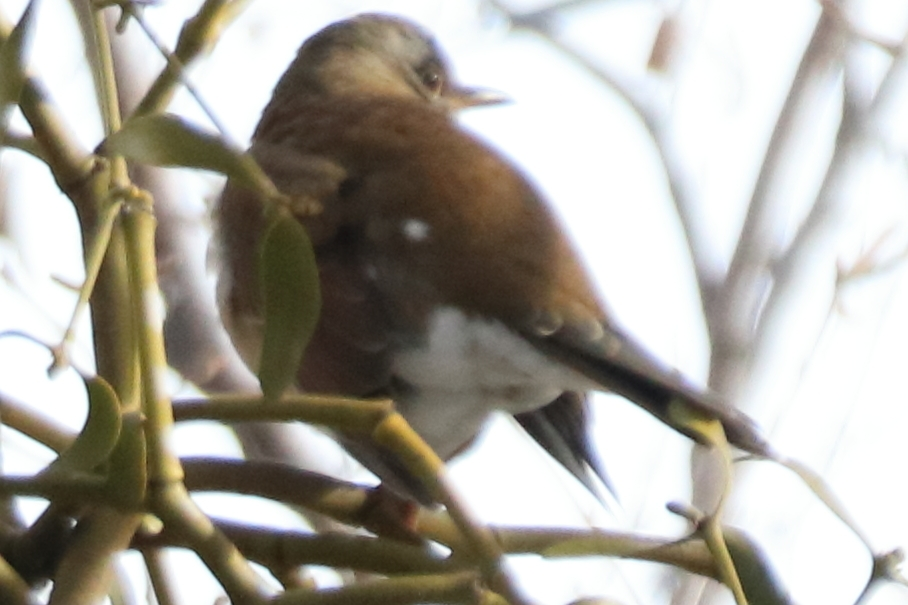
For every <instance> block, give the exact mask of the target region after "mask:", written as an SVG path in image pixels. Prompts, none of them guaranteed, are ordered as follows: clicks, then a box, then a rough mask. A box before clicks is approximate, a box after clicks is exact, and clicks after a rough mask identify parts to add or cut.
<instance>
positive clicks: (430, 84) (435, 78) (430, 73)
mask: <svg viewBox="0 0 908 605" xmlns="http://www.w3.org/2000/svg"><path fill="white" fill-rule="evenodd" d="M422 83H423V84H424V85H425V87H426V88H428V89H429V91H430V92H432V93H433V94H441V87H442V86H443V85H444V80H443V79H442V77H441V74H440V73H439V72H437V71H435V70H427V71H425V72H423V74H422Z"/></svg>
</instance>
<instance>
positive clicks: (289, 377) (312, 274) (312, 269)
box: [258, 213, 321, 398]
mask: <svg viewBox="0 0 908 605" xmlns="http://www.w3.org/2000/svg"><path fill="white" fill-rule="evenodd" d="M260 260H261V264H260V265H259V276H260V277H261V283H262V293H263V302H264V312H265V330H264V337H263V341H262V355H261V357H260V364H259V370H258V376H259V382H260V383H261V385H262V393H264V394H265V397H267V398H277V397H280V396H281V395H282V394H283V393H284V391H286V390H287V388H288V387H289V386H290V385H291V384H293V381H294V379H295V378H296V372H297V369H298V368H299V364H300V360H301V359H302V357H303V351H305V349H306V345H307V344H308V343H309V339H310V338H311V337H312V333H313V332H314V331H315V325H316V323H317V322H318V315H319V311H320V310H321V294H320V292H319V282H318V268H317V267H316V264H315V254H314V252H313V251H312V244H311V243H310V242H309V237H308V236H307V235H306V231H305V230H304V229H303V227H302V225H300V224H299V222H297V220H296V219H294V218H293V217H292V216H289V215H286V214H284V213H279V214H278V215H277V216H276V218H275V220H274V221H273V222H272V224H271V226H270V228H269V229H268V233H267V234H266V235H265V239H264V242H263V244H262V254H261V259H260Z"/></svg>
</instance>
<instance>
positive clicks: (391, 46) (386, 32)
mask: <svg viewBox="0 0 908 605" xmlns="http://www.w3.org/2000/svg"><path fill="white" fill-rule="evenodd" d="M283 95H294V96H296V95H311V96H328V97H341V96H347V95H357V96H364V95H369V96H385V97H388V96H391V97H411V98H414V99H422V100H424V101H427V102H429V103H431V104H432V105H435V106H437V107H439V108H440V109H442V110H444V111H457V110H459V109H464V108H467V107H475V106H478V105H492V104H497V103H501V102H503V101H506V100H507V99H506V97H505V96H504V95H502V94H501V93H497V92H494V91H490V90H486V89H480V88H470V87H465V86H461V85H459V84H458V83H457V82H456V81H455V80H454V79H453V78H452V75H451V70H450V68H449V66H448V62H447V60H446V58H445V57H444V55H443V53H442V52H441V50H440V49H439V47H438V45H437V44H436V42H435V40H434V39H433V38H432V36H430V35H429V34H428V33H427V32H425V31H424V30H423V29H421V28H420V27H418V26H417V25H415V24H413V23H411V22H409V21H405V20H403V19H400V18H398V17H392V16H390V15H382V14H374V13H370V14H363V15H359V16H356V17H353V18H351V19H347V20H344V21H340V22H338V23H335V24H333V25H330V26H328V27H326V28H325V29H323V30H321V31H320V32H318V33H316V34H315V35H313V36H312V37H311V38H309V39H308V40H306V42H305V44H303V46H302V47H301V48H300V50H299V53H298V54H297V57H296V59H295V60H294V62H293V64H292V65H291V66H290V68H289V69H288V70H287V73H286V74H285V75H284V76H283V77H282V78H281V81H280V82H279V83H278V85H277V88H276V89H275V97H278V96H283Z"/></svg>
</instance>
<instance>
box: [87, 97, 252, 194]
mask: <svg viewBox="0 0 908 605" xmlns="http://www.w3.org/2000/svg"><path fill="white" fill-rule="evenodd" d="M99 153H101V154H104V155H111V154H120V155H123V156H126V157H127V158H129V159H132V160H136V161H138V162H143V163H145V164H152V165H155V166H180V167H183V168H199V169H202V170H212V171H214V172H220V173H221V174H225V175H227V176H228V177H230V178H232V179H234V180H236V181H237V182H239V183H241V184H244V185H247V186H251V187H255V186H256V185H258V184H260V183H261V182H262V179H263V178H264V175H263V174H262V172H261V169H260V168H259V167H258V164H256V163H255V161H254V160H253V159H252V158H251V157H249V156H248V155H247V154H245V153H243V152H242V151H240V150H238V149H236V148H235V147H233V146H232V145H230V144H229V143H227V141H225V140H224V139H223V138H222V137H220V136H218V135H216V134H213V133H210V132H205V131H204V130H202V129H201V128H199V127H198V126H196V125H194V124H191V123H189V122H187V121H186V120H184V119H183V118H181V117H179V116H175V115H171V114H159V115H150V116H139V117H136V118H131V119H129V120H127V121H126V123H125V124H124V125H123V127H122V128H121V129H120V130H118V131H117V132H115V133H113V134H112V135H110V136H109V137H107V139H105V141H104V142H103V143H102V144H101V147H100V148H99ZM266 180H267V179H266Z"/></svg>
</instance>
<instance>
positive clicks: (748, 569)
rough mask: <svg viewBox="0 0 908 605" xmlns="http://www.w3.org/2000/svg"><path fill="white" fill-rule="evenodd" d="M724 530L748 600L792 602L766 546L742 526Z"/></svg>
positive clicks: (767, 604) (754, 604) (764, 604)
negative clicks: (771, 563) (771, 562)
mask: <svg viewBox="0 0 908 605" xmlns="http://www.w3.org/2000/svg"><path fill="white" fill-rule="evenodd" d="M722 534H723V535H724V537H725V544H726V545H727V546H728V552H729V554H730V555H731V558H732V561H734V564H735V569H736V570H737V571H738V577H739V578H740V579H741V586H742V587H743V588H744V594H745V595H746V596H747V602H748V603H749V604H750V605H790V604H791V597H790V596H789V594H788V591H787V590H786V589H785V586H783V584H782V582H781V580H780V579H779V577H778V575H776V572H775V570H774V569H773V568H772V566H771V565H770V564H769V559H768V558H767V557H766V553H765V552H763V549H761V548H760V546H759V545H758V544H757V543H756V542H754V541H753V540H751V538H750V536H748V535H747V534H745V533H744V532H743V531H741V530H740V529H736V528H734V527H728V526H726V527H724V528H722Z"/></svg>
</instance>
